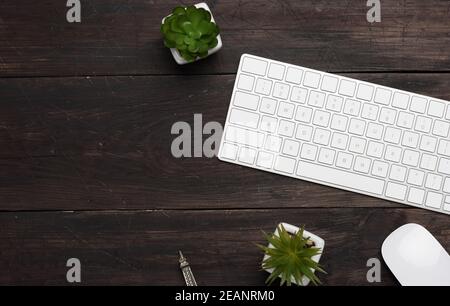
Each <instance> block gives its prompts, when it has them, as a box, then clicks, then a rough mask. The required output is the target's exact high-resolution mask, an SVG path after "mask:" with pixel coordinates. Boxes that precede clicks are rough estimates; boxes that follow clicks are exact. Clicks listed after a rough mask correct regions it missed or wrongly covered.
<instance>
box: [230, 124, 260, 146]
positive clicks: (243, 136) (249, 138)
mask: <svg viewBox="0 0 450 306" xmlns="http://www.w3.org/2000/svg"><path fill="white" fill-rule="evenodd" d="M225 140H227V141H229V142H234V143H239V144H242V145H246V146H251V147H257V148H260V147H262V146H263V143H264V134H263V133H259V132H255V131H250V130H246V129H241V128H238V127H234V126H229V127H228V128H227V130H226V133H225Z"/></svg>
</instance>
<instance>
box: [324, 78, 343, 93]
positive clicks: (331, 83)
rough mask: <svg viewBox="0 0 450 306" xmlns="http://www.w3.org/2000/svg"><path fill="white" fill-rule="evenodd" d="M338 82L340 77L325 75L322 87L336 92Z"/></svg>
mask: <svg viewBox="0 0 450 306" xmlns="http://www.w3.org/2000/svg"><path fill="white" fill-rule="evenodd" d="M338 82H339V80H338V78H335V77H332V76H329V75H325V76H324V77H323V80H322V86H321V89H322V90H325V91H328V92H336V90H337V85H338Z"/></svg>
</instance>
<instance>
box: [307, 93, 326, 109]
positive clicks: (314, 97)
mask: <svg viewBox="0 0 450 306" xmlns="http://www.w3.org/2000/svg"><path fill="white" fill-rule="evenodd" d="M324 104H325V94H324V93H323V92H318V91H314V90H313V91H311V92H310V93H309V99H308V105H311V106H315V107H319V108H322V107H323V105H324Z"/></svg>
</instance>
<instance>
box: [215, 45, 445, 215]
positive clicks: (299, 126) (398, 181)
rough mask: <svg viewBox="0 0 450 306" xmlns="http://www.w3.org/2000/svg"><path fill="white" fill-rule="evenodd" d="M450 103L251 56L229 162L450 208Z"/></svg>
mask: <svg viewBox="0 0 450 306" xmlns="http://www.w3.org/2000/svg"><path fill="white" fill-rule="evenodd" d="M449 131H450V104H449V103H448V102H447V101H442V100H439V99H434V98H430V97H426V96H422V95H418V94H414V93H411V92H406V91H402V90H397V89H394V88H389V87H385V86H380V85H376V84H372V83H368V82H363V81H359V80H355V79H350V78H346V77H342V76H338V75H334V74H329V73H325V72H321V71H317V70H312V69H309V68H305V67H300V66H294V65H290V64H286V63H281V62H278V61H273V60H270V59H267V58H261V57H257V56H253V55H249V54H244V55H242V57H241V61H240V64H239V70H238V72H237V76H236V82H235V85H234V90H233V95H232V98H231V102H230V107H229V110H228V115H227V119H226V122H225V128H224V134H223V136H222V141H221V145H220V150H219V158H220V159H221V160H223V161H227V162H231V163H235V164H239V165H243V166H248V167H252V168H255V169H260V170H265V171H268V172H272V173H276V174H281V175H286V176H290V177H294V178H298V179H302V180H306V181H311V182H316V183H320V184H323V185H327V186H333V187H337V188H340V189H345V190H350V191H354V192H358V193H362V194H366V195H370V196H374V197H378V198H382V199H386V200H390V201H395V202H399V203H403V204H408V205H412V206H417V207H422V208H425V209H430V210H433V211H437V212H442V213H444V214H450V136H449Z"/></svg>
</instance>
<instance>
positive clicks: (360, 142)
mask: <svg viewBox="0 0 450 306" xmlns="http://www.w3.org/2000/svg"><path fill="white" fill-rule="evenodd" d="M365 148H366V140H365V139H362V138H359V137H352V138H351V139H350V145H349V147H348V150H349V151H350V152H353V153H358V154H363V153H364V150H365Z"/></svg>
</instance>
